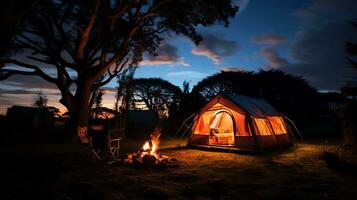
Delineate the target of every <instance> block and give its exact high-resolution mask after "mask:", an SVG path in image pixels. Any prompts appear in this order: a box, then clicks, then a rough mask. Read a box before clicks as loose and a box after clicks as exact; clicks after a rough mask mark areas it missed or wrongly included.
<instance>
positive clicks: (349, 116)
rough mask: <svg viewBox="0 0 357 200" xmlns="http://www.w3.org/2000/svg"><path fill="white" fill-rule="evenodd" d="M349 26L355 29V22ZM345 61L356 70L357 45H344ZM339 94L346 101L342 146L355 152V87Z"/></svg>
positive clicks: (356, 125) (356, 143) (356, 133)
mask: <svg viewBox="0 0 357 200" xmlns="http://www.w3.org/2000/svg"><path fill="white" fill-rule="evenodd" d="M351 24H352V25H353V26H354V27H356V28H357V21H354V22H351ZM345 51H346V54H347V59H348V60H349V61H350V63H351V65H352V67H353V68H355V69H357V61H356V59H355V57H356V56H357V43H356V42H347V43H346V50H345ZM341 92H342V93H343V94H344V95H346V96H347V97H350V98H346V101H345V103H344V109H343V115H344V116H343V126H342V144H343V145H344V146H352V147H353V148H354V150H355V151H356V150H357V102H356V99H355V97H356V96H357V86H356V85H350V86H345V87H343V88H342V89H341Z"/></svg>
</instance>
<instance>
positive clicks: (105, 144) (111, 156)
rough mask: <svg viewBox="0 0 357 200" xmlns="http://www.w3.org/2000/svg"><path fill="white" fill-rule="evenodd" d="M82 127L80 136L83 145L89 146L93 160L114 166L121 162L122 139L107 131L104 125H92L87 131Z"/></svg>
mask: <svg viewBox="0 0 357 200" xmlns="http://www.w3.org/2000/svg"><path fill="white" fill-rule="evenodd" d="M84 128H86V127H82V129H81V130H79V131H78V136H79V139H80V141H81V143H82V144H87V145H88V147H89V151H90V152H91V154H92V157H93V160H102V161H106V162H107V163H108V164H112V163H114V162H117V161H118V160H119V149H120V141H121V138H120V137H117V136H116V135H115V134H113V133H111V132H110V131H108V130H106V129H105V128H104V126H103V125H90V126H88V129H87V130H84Z"/></svg>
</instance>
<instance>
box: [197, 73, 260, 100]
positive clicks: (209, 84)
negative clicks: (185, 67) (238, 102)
mask: <svg viewBox="0 0 357 200" xmlns="http://www.w3.org/2000/svg"><path fill="white" fill-rule="evenodd" d="M253 79H254V77H253V73H252V72H246V71H235V72H231V71H228V72H226V71H222V72H221V73H218V74H215V75H213V76H209V77H207V78H205V79H203V80H202V81H200V82H198V83H197V85H195V86H194V87H193V89H192V93H195V94H197V95H201V96H202V97H203V98H204V99H205V100H206V101H208V100H210V99H211V98H213V97H214V96H216V95H217V94H218V93H220V92H224V91H225V92H229V93H232V94H246V95H249V94H251V93H252V92H254V90H253V89H252V87H253V86H254V85H255V84H254V85H253V84H251V83H252V82H253ZM253 94H254V93H252V94H251V95H253Z"/></svg>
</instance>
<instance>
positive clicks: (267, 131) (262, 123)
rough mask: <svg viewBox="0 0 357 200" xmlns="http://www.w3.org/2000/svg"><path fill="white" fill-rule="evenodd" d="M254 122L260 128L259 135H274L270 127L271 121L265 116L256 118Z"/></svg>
mask: <svg viewBox="0 0 357 200" xmlns="http://www.w3.org/2000/svg"><path fill="white" fill-rule="evenodd" d="M254 122H255V124H256V126H257V129H258V134H259V135H272V134H273V132H272V130H271V128H270V125H269V121H268V120H267V119H263V118H254Z"/></svg>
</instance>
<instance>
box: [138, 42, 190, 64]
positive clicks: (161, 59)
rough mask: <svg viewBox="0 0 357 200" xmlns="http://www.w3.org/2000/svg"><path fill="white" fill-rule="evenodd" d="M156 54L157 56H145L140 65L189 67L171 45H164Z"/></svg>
mask: <svg viewBox="0 0 357 200" xmlns="http://www.w3.org/2000/svg"><path fill="white" fill-rule="evenodd" d="M156 53H157V56H153V55H146V56H145V58H144V60H143V61H141V62H140V65H164V64H179V65H183V66H186V67H188V66H190V65H189V64H188V63H187V62H186V61H185V60H184V59H183V58H182V57H180V56H179V54H178V50H177V48H176V47H175V46H173V45H170V44H164V45H162V46H160V47H159V48H158V49H157V51H156Z"/></svg>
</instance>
